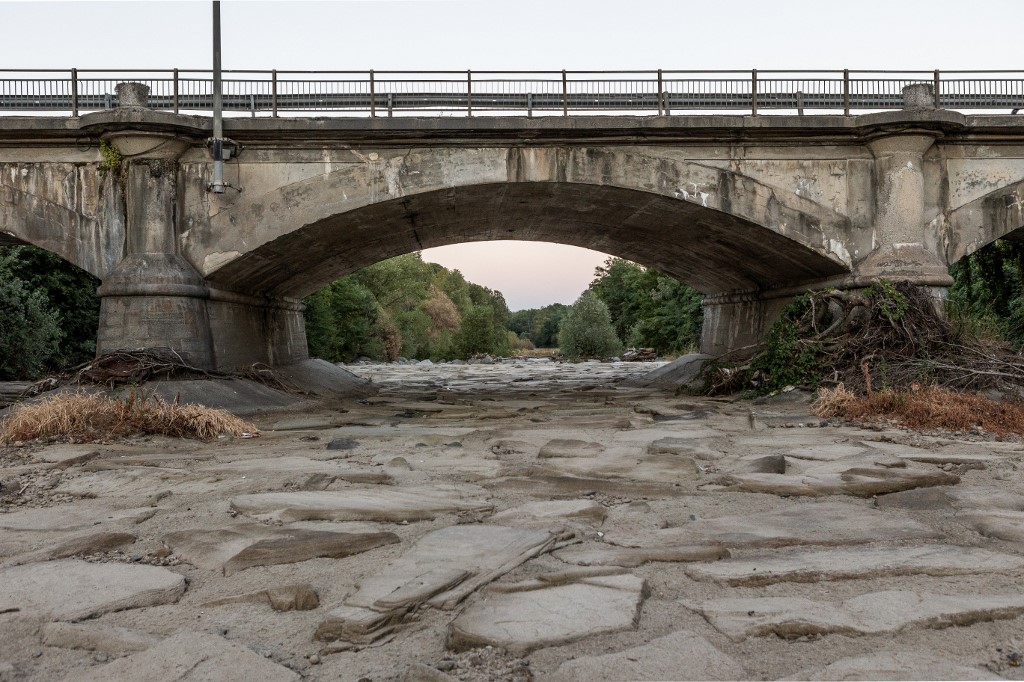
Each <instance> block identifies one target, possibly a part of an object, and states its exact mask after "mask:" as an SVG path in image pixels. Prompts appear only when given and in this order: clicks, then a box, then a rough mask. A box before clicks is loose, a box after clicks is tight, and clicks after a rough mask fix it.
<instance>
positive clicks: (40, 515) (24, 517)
mask: <svg viewBox="0 0 1024 682" xmlns="http://www.w3.org/2000/svg"><path fill="white" fill-rule="evenodd" d="M156 513H157V510H156V509H154V508H153V507H138V508H134V509H110V508H107V507H101V506H98V505H84V504H76V505H66V506H60V507H39V508H37V509H26V510H25V511H19V512H12V513H10V514H0V529H3V530H25V531H28V530H44V531H69V530H81V529H82V528H89V527H91V526H98V525H101V524H109V523H117V522H123V523H125V524H137V523H142V522H143V521H145V520H147V519H150V518H152V517H153V515H154V514H156Z"/></svg>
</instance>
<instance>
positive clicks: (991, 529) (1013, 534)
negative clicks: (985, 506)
mask: <svg viewBox="0 0 1024 682" xmlns="http://www.w3.org/2000/svg"><path fill="white" fill-rule="evenodd" d="M958 518H959V519H961V520H963V521H966V522H967V523H968V524H970V525H971V527H973V528H974V529H975V530H976V531H978V532H979V533H981V534H982V535H985V536H987V537H991V538H999V539H1000V540H1006V541H1007V542H1012V543H1014V544H1017V545H1019V546H1020V548H1021V549H1024V512H1019V511H1005V510H998V511H977V512H971V513H967V514H961V515H960V516H959V517H958Z"/></svg>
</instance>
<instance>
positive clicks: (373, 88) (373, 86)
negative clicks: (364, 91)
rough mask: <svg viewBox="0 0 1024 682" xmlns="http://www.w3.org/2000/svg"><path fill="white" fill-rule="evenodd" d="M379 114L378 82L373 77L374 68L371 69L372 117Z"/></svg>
mask: <svg viewBox="0 0 1024 682" xmlns="http://www.w3.org/2000/svg"><path fill="white" fill-rule="evenodd" d="M376 115H377V83H376V82H375V80H374V77H373V69H370V118H373V117H375V116H376Z"/></svg>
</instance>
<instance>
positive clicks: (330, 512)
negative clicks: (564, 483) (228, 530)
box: [231, 486, 493, 521]
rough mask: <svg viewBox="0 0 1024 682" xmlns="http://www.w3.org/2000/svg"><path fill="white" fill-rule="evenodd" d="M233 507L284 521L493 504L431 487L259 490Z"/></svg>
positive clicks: (482, 508)
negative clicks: (274, 491)
mask: <svg viewBox="0 0 1024 682" xmlns="http://www.w3.org/2000/svg"><path fill="white" fill-rule="evenodd" d="M231 508H232V509H234V510H235V511H239V512H243V513H246V514H250V515H253V516H266V517H270V518H275V519H279V520H282V521H317V520H320V521H420V520H423V519H432V518H434V517H436V516H437V515H438V514H445V513H450V512H489V511H491V510H492V509H493V507H491V506H490V505H489V504H486V503H484V502H482V501H478V500H473V499H459V498H457V497H454V496H449V495H445V494H444V493H443V491H442V490H441V489H439V486H433V487H431V488H422V489H413V488H402V489H397V488H388V489H386V490H385V489H379V490H363V489H355V488H353V489H348V490H338V491H308V492H295V493H258V494H254V495H239V496H237V497H233V498H231Z"/></svg>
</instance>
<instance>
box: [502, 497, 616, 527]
mask: <svg viewBox="0 0 1024 682" xmlns="http://www.w3.org/2000/svg"><path fill="white" fill-rule="evenodd" d="M607 516H608V510H607V509H605V508H604V507H603V506H601V505H600V504H598V503H597V502H594V501H593V500H551V501H544V502H527V503H526V504H521V505H519V506H518V507H513V508H512V509H506V510H505V511H503V512H498V513H497V514H495V515H494V516H492V517H491V518H490V519H488V521H489V522H490V523H497V524H512V523H514V522H515V521H525V522H526V523H528V524H530V525H544V526H550V525H551V522H552V521H559V520H576V521H584V522H587V523H591V524H594V525H598V526H599V525H601V524H602V523H603V522H604V520H605V518H607Z"/></svg>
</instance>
